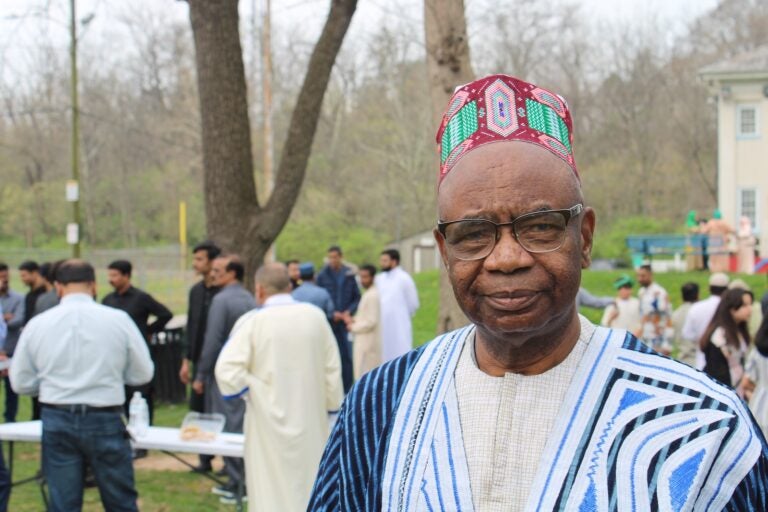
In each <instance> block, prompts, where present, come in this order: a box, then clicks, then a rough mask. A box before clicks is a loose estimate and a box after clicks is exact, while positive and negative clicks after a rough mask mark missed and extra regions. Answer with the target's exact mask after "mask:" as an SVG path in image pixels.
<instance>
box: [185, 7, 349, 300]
mask: <svg viewBox="0 0 768 512" xmlns="http://www.w3.org/2000/svg"><path fill="white" fill-rule="evenodd" d="M187 1H188V4H189V15H190V22H191V25H192V32H193V35H194V41H195V53H196V67H197V83H198V94H199V97H200V117H201V124H202V148H203V168H204V193H205V213H206V227H207V230H208V236H209V237H210V238H211V239H213V240H215V241H216V242H217V243H218V244H220V245H221V246H222V247H223V248H224V249H225V250H227V251H230V252H235V253H237V254H239V255H240V256H241V257H242V259H243V262H244V264H245V267H246V277H247V279H246V283H247V285H248V286H249V287H250V286H251V285H252V281H253V273H254V271H255V270H256V268H257V267H258V266H259V265H260V264H261V263H262V261H263V259H264V255H265V254H266V251H267V249H268V248H269V246H270V245H271V244H272V242H274V240H275V239H276V238H277V235H278V234H279V233H280V231H281V230H282V228H283V226H284V225H285V223H286V222H287V220H288V217H289V216H290V214H291V210H292V209H293V206H294V204H295V203H296V200H297V198H298V196H299V191H300V190H301V185H302V182H303V181H304V176H305V174H306V168H307V162H308V161H309V155H310V151H311V149H312V141H313V139H314V136H315V131H316V129H317V122H318V118H319V117H320V109H321V107H322V103H323V97H324V95H325V90H326V88H327V86H328V81H329V79H330V75H331V70H332V69H333V65H334V63H335V61H336V56H337V55H338V53H339V50H340V49H341V44H342V42H343V41H344V36H345V35H346V33H347V29H348V28H349V24H350V22H351V21H352V15H353V14H354V12H355V8H356V7H357V0H333V1H332V2H331V9H330V12H329V14H328V18H327V20H326V23H325V26H324V27H323V31H322V34H321V35H320V39H318V42H317V44H316V45H315V48H314V50H313V52H312V56H311V57H310V60H309V65H308V68H307V74H306V76H305V77H304V83H303V85H302V87H301V91H300V92H299V96H298V99H297V101H296V106H295V107H294V110H293V115H292V117H291V123H290V125H289V128H288V136H287V138H286V141H285V144H284V146H283V149H282V154H281V158H280V164H279V166H278V169H277V172H276V176H275V188H274V190H273V192H272V194H271V196H270V197H269V199H268V200H267V201H266V204H265V205H263V206H262V205H260V204H259V202H258V199H257V193H256V183H255V181H254V178H253V155H252V153H251V129H250V124H249V122H248V102H247V91H246V83H245V71H244V67H243V55H242V48H241V46H240V34H239V29H238V11H237V5H238V0H187Z"/></svg>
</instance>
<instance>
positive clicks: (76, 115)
mask: <svg viewBox="0 0 768 512" xmlns="http://www.w3.org/2000/svg"><path fill="white" fill-rule="evenodd" d="M69 5H70V13H71V18H70V37H71V45H70V52H69V55H70V62H71V66H72V69H71V86H72V91H71V93H72V179H73V180H74V181H75V183H77V186H78V188H79V185H80V144H79V141H80V112H79V108H78V98H77V21H76V20H77V15H76V11H75V0H70V1H69ZM72 222H74V224H75V225H76V226H77V240H76V241H75V243H74V244H72V257H74V258H79V257H80V239H81V236H80V194H79V193H78V195H77V199H76V200H75V201H73V202H72Z"/></svg>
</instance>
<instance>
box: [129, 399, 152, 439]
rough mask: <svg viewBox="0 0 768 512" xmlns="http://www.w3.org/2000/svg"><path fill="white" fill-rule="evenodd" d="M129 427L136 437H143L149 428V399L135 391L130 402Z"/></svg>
mask: <svg viewBox="0 0 768 512" xmlns="http://www.w3.org/2000/svg"><path fill="white" fill-rule="evenodd" d="M128 427H129V428H130V429H131V433H132V434H133V435H134V436H136V437H141V436H143V435H144V434H146V433H147V429H148V428H149V408H148V407H147V401H146V400H144V397H143V396H141V393H140V392H138V391H134V393H133V398H131V403H130V404H128Z"/></svg>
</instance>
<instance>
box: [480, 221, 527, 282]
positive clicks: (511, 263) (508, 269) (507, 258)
mask: <svg viewBox="0 0 768 512" xmlns="http://www.w3.org/2000/svg"><path fill="white" fill-rule="evenodd" d="M533 263H534V259H533V256H532V255H531V253H529V252H528V251H526V250H525V249H524V248H523V246H522V245H520V242H518V241H517V238H516V237H515V233H514V232H513V231H512V226H503V227H501V228H499V239H498V241H497V242H496V245H495V246H494V248H493V250H492V251H491V254H489V255H488V256H486V257H485V261H484V263H483V265H484V266H485V269H486V270H488V271H491V272H504V273H508V274H509V273H512V272H514V271H516V270H518V269H521V268H527V267H530V266H532V265H533Z"/></svg>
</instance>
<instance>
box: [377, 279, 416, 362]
mask: <svg viewBox="0 0 768 512" xmlns="http://www.w3.org/2000/svg"><path fill="white" fill-rule="evenodd" d="M376 288H377V289H378V290H379V297H380V299H381V341H382V357H383V362H386V361H391V360H392V359H395V358H396V357H400V356H401V355H403V354H405V353H406V352H408V351H409V350H411V349H412V348H413V331H412V329H411V317H412V316H413V314H414V313H416V310H417V309H418V308H419V295H418V293H417V292H416V285H415V284H414V282H413V279H412V278H411V276H409V275H408V273H407V272H406V271H405V270H403V269H401V268H400V267H395V268H393V269H392V270H390V271H388V272H381V273H380V274H378V275H377V276H376Z"/></svg>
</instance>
